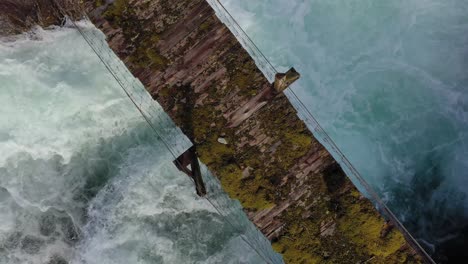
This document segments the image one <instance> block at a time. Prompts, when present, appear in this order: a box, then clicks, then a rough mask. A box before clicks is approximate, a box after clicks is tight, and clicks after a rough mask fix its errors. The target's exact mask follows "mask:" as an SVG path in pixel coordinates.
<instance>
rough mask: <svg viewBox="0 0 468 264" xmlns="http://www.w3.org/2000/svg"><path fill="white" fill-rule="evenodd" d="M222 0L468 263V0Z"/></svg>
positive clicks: (352, 149)
mask: <svg viewBox="0 0 468 264" xmlns="http://www.w3.org/2000/svg"><path fill="white" fill-rule="evenodd" d="M221 2H222V3H224V4H225V6H226V8H227V10H228V11H229V12H231V14H232V15H233V16H234V17H235V18H236V20H237V21H238V22H239V23H240V25H241V26H242V28H243V29H244V30H245V31H246V32H247V34H248V35H249V36H250V37H251V38H252V39H253V40H254V42H256V44H257V45H258V46H259V47H260V49H261V50H262V51H263V53H265V55H266V56H267V57H268V58H269V59H270V60H271V62H272V63H273V64H274V65H275V66H276V67H277V68H280V69H282V70H285V69H287V67H290V66H294V67H295V68H296V69H297V70H298V71H299V72H301V73H302V79H301V80H300V82H299V83H298V84H297V85H295V86H294V90H295V91H296V93H298V94H299V95H300V97H301V98H302V99H303V101H304V103H305V104H306V105H307V107H308V109H310V110H311V112H312V113H313V114H314V115H315V116H316V118H317V119H318V120H319V122H320V123H321V124H322V126H323V127H324V128H325V130H326V131H327V132H328V133H329V134H330V136H331V138H332V139H333V140H334V141H335V142H336V143H337V145H338V146H339V147H340V148H341V150H342V151H343V152H344V153H345V154H346V155H347V157H348V158H349V159H350V160H351V162H352V163H353V164H354V165H355V167H356V168H357V170H358V171H359V172H360V173H361V174H362V176H363V177H364V178H365V179H366V180H367V182H369V183H370V184H371V185H372V186H373V187H374V188H375V189H376V190H377V191H378V192H379V193H380V195H381V197H382V198H383V199H384V200H385V201H386V202H387V204H388V205H389V206H390V208H391V209H392V210H393V211H394V212H395V213H396V214H397V216H398V217H399V218H400V219H401V220H402V221H403V222H404V224H405V225H406V226H407V227H408V228H409V229H410V230H411V231H412V233H413V234H414V235H415V236H416V237H417V238H418V239H419V241H420V242H421V243H422V244H423V245H424V246H425V247H426V248H427V249H428V251H430V252H431V253H434V252H435V258H436V259H437V260H438V261H444V260H447V258H451V257H453V256H457V255H458V256H467V254H468V253H467V251H466V248H467V247H468V242H467V241H468V238H467V235H468V228H467V224H468V200H467V198H466V195H467V193H468V177H467V176H468V159H467V154H468V141H467V136H468V2H467V1H465V0H450V1H447V0H392V1H387V0H336V1H326V0H291V1H283V0H264V1H250V0H221ZM453 261H454V263H455V260H453Z"/></svg>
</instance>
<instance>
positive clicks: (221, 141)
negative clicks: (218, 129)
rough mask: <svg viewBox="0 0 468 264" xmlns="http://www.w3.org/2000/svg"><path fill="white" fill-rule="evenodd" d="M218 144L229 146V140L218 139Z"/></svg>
mask: <svg viewBox="0 0 468 264" xmlns="http://www.w3.org/2000/svg"><path fill="white" fill-rule="evenodd" d="M218 142H219V143H221V144H224V145H227V144H228V142H227V140H226V139H225V138H222V137H220V138H218Z"/></svg>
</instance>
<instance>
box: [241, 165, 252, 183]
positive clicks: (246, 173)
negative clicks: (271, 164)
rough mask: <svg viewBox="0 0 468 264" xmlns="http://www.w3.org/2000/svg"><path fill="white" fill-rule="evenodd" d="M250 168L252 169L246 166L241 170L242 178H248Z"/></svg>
mask: <svg viewBox="0 0 468 264" xmlns="http://www.w3.org/2000/svg"><path fill="white" fill-rule="evenodd" d="M250 170H252V168H251V167H247V168H245V169H244V170H243V171H242V180H245V179H248V178H249V177H250Z"/></svg>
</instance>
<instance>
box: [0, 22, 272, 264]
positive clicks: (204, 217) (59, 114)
mask: <svg viewBox="0 0 468 264" xmlns="http://www.w3.org/2000/svg"><path fill="white" fill-rule="evenodd" d="M89 30H93V29H89ZM160 114H164V113H160ZM0 153H2V155H0V263H5V264H14V263H21V264H23V263H38V264H39V263H40V264H44V263H48V264H64V263H88V264H91V263H96V264H97V263H99V264H105V263H109V264H110V263H112V264H115V263H124V264H127V263H152V264H153V263H171V264H172V263H264V262H263V260H262V258H260V257H259V256H258V255H257V254H255V252H254V251H253V250H252V249H251V248H249V247H247V246H246V243H244V241H243V240H242V239H241V237H240V233H239V231H238V230H239V229H236V228H233V226H232V225H230V224H229V223H228V222H226V221H225V219H224V218H223V217H222V216H221V215H220V214H218V213H217V211H216V210H215V209H214V208H213V207H212V206H211V205H210V204H209V203H208V202H207V201H206V200H204V199H201V198H198V197H197V196H196V194H195V190H194V187H193V183H192V182H191V181H190V180H189V178H188V177H187V176H185V175H184V174H181V173H180V172H178V171H177V169H176V168H175V166H174V165H173V164H172V156H171V155H170V154H169V152H168V151H167V150H166V149H165V148H164V146H163V144H162V143H161V142H160V141H158V140H156V138H155V137H154V134H153V131H152V130H151V129H150V127H149V126H148V125H147V124H146V122H145V121H144V119H143V118H142V116H141V115H140V113H139V112H138V111H137V109H136V108H135V107H134V106H133V105H132V103H131V102H130V100H128V98H127V97H126V96H125V94H124V93H123V91H122V90H121V88H120V87H118V85H117V83H116V82H115V81H114V80H113V79H112V77H111V75H110V74H109V73H108V72H107V71H106V69H105V68H104V66H103V65H102V64H101V63H100V61H99V60H98V58H97V57H96V55H95V54H94V53H93V52H92V50H91V49H90V47H89V46H87V44H86V43H85V41H84V40H83V39H82V38H81V36H80V35H79V34H78V31H76V30H74V29H70V28H62V29H53V30H42V29H36V30H35V31H33V32H31V33H29V34H26V35H23V36H20V37H18V38H16V39H15V40H14V41H12V40H9V41H2V42H0ZM219 195H220V196H224V194H223V193H221V194H219ZM223 199H224V198H223ZM231 205H232V208H237V211H236V210H234V211H231V212H230V213H231V214H234V215H235V217H236V219H237V220H238V221H246V217H245V214H243V212H242V210H241V208H240V207H239V206H238V205H237V204H235V203H234V202H232V201H230V200H228V199H227V198H226V199H225V200H224V206H225V207H230V206H231ZM244 231H245V230H242V232H244ZM247 235H248V234H247ZM263 249H264V250H266V251H268V250H271V248H269V245H267V244H264V245H263Z"/></svg>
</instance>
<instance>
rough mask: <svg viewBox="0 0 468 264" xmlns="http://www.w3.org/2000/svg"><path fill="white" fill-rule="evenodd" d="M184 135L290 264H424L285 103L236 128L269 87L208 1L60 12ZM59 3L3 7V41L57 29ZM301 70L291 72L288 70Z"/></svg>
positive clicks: (166, 0)
mask: <svg viewBox="0 0 468 264" xmlns="http://www.w3.org/2000/svg"><path fill="white" fill-rule="evenodd" d="M61 3H62V5H63V6H64V7H65V8H66V9H67V10H68V11H69V12H72V13H73V14H74V15H75V16H76V17H75V18H79V14H80V13H81V12H83V11H85V12H87V13H88V15H89V17H90V18H91V20H92V21H93V23H94V24H95V25H96V26H97V27H98V28H99V29H101V30H102V31H103V32H104V34H105V35H106V36H107V40H108V43H109V45H110V47H111V48H112V49H113V50H114V52H115V53H116V54H118V56H119V57H120V58H121V59H122V60H123V61H124V63H125V64H126V65H127V67H128V68H129V69H130V71H131V72H132V73H133V74H134V75H135V76H136V77H137V78H139V79H140V80H141V81H142V83H143V84H144V85H145V87H146V88H147V90H148V91H149V92H150V94H151V95H152V96H153V98H154V99H155V100H157V101H158V102H159V103H160V104H161V105H162V106H163V107H164V109H165V110H166V111H167V113H169V115H170V116H171V117H172V118H173V120H174V121H175V123H176V124H177V125H179V126H180V127H181V129H182V130H183V131H184V133H186V134H187V135H188V136H189V138H191V139H192V140H193V142H194V144H195V145H196V146H197V152H198V155H199V157H200V159H201V160H202V161H203V162H204V163H205V164H207V166H208V167H209V168H210V169H211V171H212V172H213V173H214V174H215V175H216V176H217V177H218V178H219V180H220V181H221V183H222V186H223V188H224V189H225V191H226V192H227V193H228V194H229V195H230V196H231V197H232V198H234V199H238V200H239V201H240V202H241V204H242V205H243V207H244V210H245V211H246V213H247V214H248V216H249V218H250V219H251V220H252V222H253V223H254V224H255V225H256V226H257V227H258V228H259V229H260V230H261V231H262V232H263V233H264V234H265V235H266V236H267V237H268V238H269V239H270V240H271V241H272V245H273V247H274V249H275V250H277V251H278V252H280V253H281V254H283V257H284V260H285V262H286V263H420V262H421V261H422V260H421V258H420V256H419V255H418V254H416V253H415V251H414V250H413V249H412V248H411V247H410V246H409V244H408V243H407V242H406V241H405V239H404V237H403V235H402V234H401V233H400V232H399V231H398V230H397V229H395V228H392V226H391V225H390V224H388V223H386V221H385V220H384V219H383V218H382V217H381V216H380V215H379V213H378V212H377V211H376V210H375V208H374V207H373V205H372V204H371V202H370V201H369V200H368V199H366V198H365V197H363V196H362V195H361V194H360V193H359V191H358V190H357V189H356V188H355V186H354V185H353V184H352V183H351V182H350V180H349V179H348V178H347V177H346V175H345V174H344V172H343V170H342V169H341V167H340V166H339V165H338V164H337V162H336V161H335V160H334V159H333V158H332V156H331V155H330V154H329V153H328V152H327V150H326V149H325V148H324V147H323V146H322V145H321V144H320V143H319V142H318V141H317V140H316V139H315V138H314V136H313V135H312V134H311V133H310V131H309V130H308V129H307V128H306V126H305V124H304V123H303V122H302V121H301V120H300V119H299V118H298V117H297V115H296V111H295V109H294V108H293V107H292V105H291V104H290V102H289V101H288V99H287V98H286V97H285V96H284V95H282V94H280V95H278V96H276V97H275V98H274V99H273V100H272V101H271V102H269V103H268V104H267V105H266V106H265V107H263V108H261V109H260V110H259V111H257V112H256V113H255V114H254V115H253V116H251V117H250V118H249V119H247V120H245V121H244V122H242V123H241V124H240V125H239V126H237V127H229V126H228V125H227V124H228V121H229V120H228V118H229V116H231V114H232V113H234V112H235V111H236V110H237V109H239V108H240V107H242V106H244V105H245V104H246V103H247V102H249V100H250V99H251V98H252V97H254V96H256V95H257V94H258V93H259V92H260V91H262V90H263V89H264V88H266V87H269V86H270V83H269V82H268V80H267V79H266V78H265V77H264V76H263V75H262V73H261V72H260V71H259V70H258V69H257V67H256V65H255V63H254V61H253V59H252V58H251V57H250V56H249V54H248V53H247V52H246V51H245V50H244V49H243V48H242V46H241V45H240V44H239V42H238V41H237V39H236V38H235V37H234V35H233V34H231V32H230V31H229V30H228V28H227V27H226V26H225V25H223V24H222V23H221V22H220V21H219V19H218V18H217V17H216V15H215V13H214V11H213V10H212V8H211V7H210V6H209V5H208V3H207V2H206V1H205V0H152V1H148V0H115V1H109V0H97V1H96V0H84V1H72V0H62V1H61ZM61 19H62V16H61V15H60V13H59V12H57V9H56V6H55V5H54V3H53V2H52V0H34V1H26V0H25V1H18V0H14V1H13V0H1V1H0V28H1V30H0V34H2V35H8V34H17V33H20V32H24V31H26V30H28V29H29V28H30V27H31V26H33V25H35V24H39V25H42V26H48V25H53V24H59V23H60V22H61ZM292 66H293V65H292Z"/></svg>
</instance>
